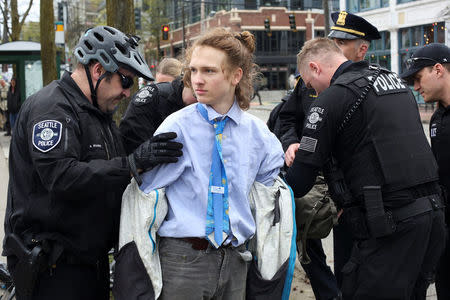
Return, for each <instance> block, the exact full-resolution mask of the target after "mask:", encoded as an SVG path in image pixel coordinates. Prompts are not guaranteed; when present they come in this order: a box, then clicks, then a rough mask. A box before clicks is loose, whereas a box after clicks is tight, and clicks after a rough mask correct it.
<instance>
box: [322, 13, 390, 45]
mask: <svg viewBox="0 0 450 300" xmlns="http://www.w3.org/2000/svg"><path fill="white" fill-rule="evenodd" d="M331 19H332V20H333V22H334V24H335V25H334V26H332V27H331V32H330V34H329V35H328V37H329V38H336V39H343V40H354V39H364V40H367V41H371V40H378V39H380V38H381V35H380V33H379V32H378V29H377V28H376V27H375V26H373V25H372V24H370V23H369V22H367V21H366V20H365V19H363V18H361V17H359V16H357V15H354V14H351V13H348V12H346V11H341V12H334V13H332V14H331Z"/></svg>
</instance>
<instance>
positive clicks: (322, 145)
mask: <svg viewBox="0 0 450 300" xmlns="http://www.w3.org/2000/svg"><path fill="white" fill-rule="evenodd" d="M365 67H367V63H366V62H358V63H352V62H351V61H347V62H345V63H343V64H342V65H341V66H340V67H339V68H338V69H337V70H336V72H335V74H334V75H333V78H332V80H331V83H333V81H334V80H335V79H336V78H337V77H339V76H340V75H341V74H342V73H344V72H348V71H353V70H355V69H356V70H357V69H362V68H365ZM355 100H356V95H355V94H354V93H353V92H352V91H351V90H350V89H348V88H345V87H343V86H339V85H331V86H330V87H329V88H328V89H326V90H324V91H323V92H322V93H321V94H320V96H319V97H318V98H317V99H316V100H315V101H314V103H313V104H312V105H311V107H310V109H309V113H308V115H307V117H306V120H305V123H304V126H303V136H302V138H301V140H300V147H299V151H298V152H297V155H296V158H295V159H296V160H298V161H300V162H302V163H305V164H309V165H313V166H315V167H318V168H321V167H322V166H323V165H324V164H325V163H326V162H327V161H328V160H329V158H330V154H331V152H332V150H334V149H336V150H337V151H338V152H337V153H336V156H337V157H339V156H340V154H344V155H348V153H351V152H353V151H355V148H356V146H357V145H358V143H359V141H361V139H362V138H363V135H364V133H363V130H362V129H363V128H362V127H361V126H355V125H358V124H362V118H363V114H362V113H361V111H360V110H357V111H356V112H355V114H354V115H353V117H352V122H350V123H349V124H347V125H346V127H345V129H344V130H343V132H342V134H341V138H340V139H339V147H336V146H338V145H335V143H336V136H337V134H336V133H337V129H338V128H339V126H340V124H341V123H342V121H343V119H344V116H345V113H346V112H347V111H348V109H349V108H350V107H351V106H352V105H353V103H354V102H355Z"/></svg>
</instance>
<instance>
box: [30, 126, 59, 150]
mask: <svg viewBox="0 0 450 300" xmlns="http://www.w3.org/2000/svg"><path fill="white" fill-rule="evenodd" d="M61 133H62V124H61V122H58V121H56V120H45V121H40V122H39V123H36V124H34V126H33V136H32V139H33V145H34V147H35V148H36V149H38V150H39V151H41V152H48V151H50V150H52V149H53V148H55V147H56V145H58V143H59V142H60V141H61Z"/></svg>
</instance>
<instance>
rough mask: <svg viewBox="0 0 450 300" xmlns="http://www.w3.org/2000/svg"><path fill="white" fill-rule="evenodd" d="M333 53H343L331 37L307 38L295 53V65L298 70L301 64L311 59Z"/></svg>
mask: <svg viewBox="0 0 450 300" xmlns="http://www.w3.org/2000/svg"><path fill="white" fill-rule="evenodd" d="M333 53H334V54H340V55H343V53H342V50H341V48H339V47H338V46H337V45H336V43H335V42H334V41H332V40H331V39H329V38H323V37H319V38H315V39H312V40H309V41H307V42H306V43H305V44H304V45H303V47H302V50H300V52H299V53H298V54H297V66H298V68H299V70H300V68H301V66H303V65H304V64H305V63H308V62H310V61H311V60H312V59H314V58H318V57H325V56H329V55H330V54H333Z"/></svg>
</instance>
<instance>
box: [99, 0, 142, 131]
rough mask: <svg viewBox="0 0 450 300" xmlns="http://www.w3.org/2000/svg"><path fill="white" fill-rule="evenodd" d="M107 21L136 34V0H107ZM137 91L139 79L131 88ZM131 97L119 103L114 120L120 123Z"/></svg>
mask: <svg viewBox="0 0 450 300" xmlns="http://www.w3.org/2000/svg"><path fill="white" fill-rule="evenodd" d="M106 23H107V24H108V26H112V27H115V28H117V29H119V30H120V31H122V32H124V33H129V34H135V32H136V28H135V25H134V1H133V0H106ZM136 91H137V79H136V80H135V84H134V86H133V87H132V89H131V94H134V93H135V92H136ZM129 103H130V99H124V100H123V101H121V102H120V103H119V108H118V109H117V112H116V113H115V115H114V120H115V121H116V123H117V124H119V122H120V119H121V118H122V116H123V115H124V114H125V111H126V110H127V107H128V104H129Z"/></svg>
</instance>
